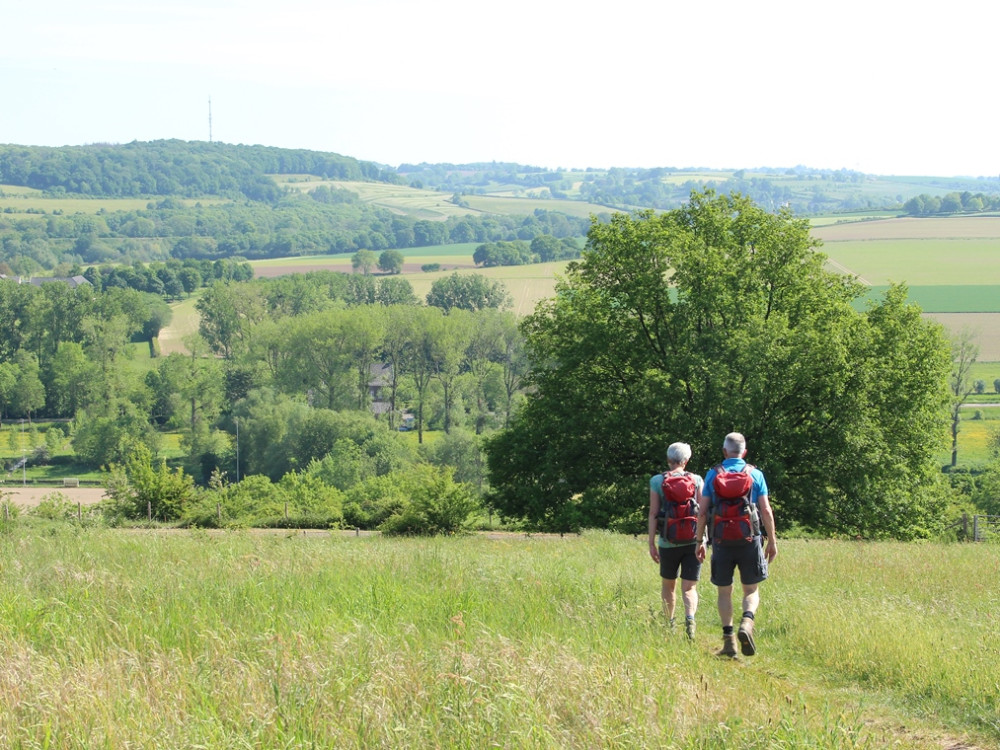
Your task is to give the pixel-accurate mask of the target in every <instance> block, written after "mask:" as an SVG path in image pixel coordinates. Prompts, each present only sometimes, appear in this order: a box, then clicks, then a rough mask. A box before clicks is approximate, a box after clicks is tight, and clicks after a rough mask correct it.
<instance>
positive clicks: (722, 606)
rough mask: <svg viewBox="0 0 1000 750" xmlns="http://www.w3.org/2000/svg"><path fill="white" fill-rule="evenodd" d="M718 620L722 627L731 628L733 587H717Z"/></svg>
mask: <svg viewBox="0 0 1000 750" xmlns="http://www.w3.org/2000/svg"><path fill="white" fill-rule="evenodd" d="M719 619H720V620H721V621H722V627H724V628H731V627H732V626H733V587H732V585H729V586H719Z"/></svg>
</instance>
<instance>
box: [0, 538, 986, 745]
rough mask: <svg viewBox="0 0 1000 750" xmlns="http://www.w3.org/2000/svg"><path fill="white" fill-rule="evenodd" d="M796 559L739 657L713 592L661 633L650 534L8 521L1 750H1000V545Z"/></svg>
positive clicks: (789, 551) (792, 554)
mask: <svg viewBox="0 0 1000 750" xmlns="http://www.w3.org/2000/svg"><path fill="white" fill-rule="evenodd" d="M779 549H780V553H779V556H778V558H777V559H776V560H775V562H774V564H773V565H772V566H771V579H770V580H769V581H767V582H766V583H764V584H763V586H762V588H761V591H762V596H761V607H760V610H759V611H758V619H757V638H756V640H757V647H758V654H757V655H756V656H753V657H742V656H741V657H740V658H739V659H736V660H730V659H720V658H719V657H717V656H715V655H714V652H715V651H716V650H717V649H718V647H719V646H720V645H721V638H720V630H719V625H718V616H717V614H716V612H715V607H714V603H715V601H714V600H715V595H714V593H715V592H714V589H713V588H712V587H711V585H710V584H709V583H708V581H707V576H703V579H702V582H701V583H700V584H699V590H700V593H701V597H702V604H701V607H700V608H699V611H698V615H697V623H698V633H697V635H696V637H695V640H694V641H693V642H689V641H688V640H687V639H686V638H685V636H684V635H683V631H682V630H681V631H679V632H674V631H670V630H668V629H667V628H666V627H665V623H664V621H663V616H662V613H661V611H660V600H659V589H660V586H659V578H658V575H657V569H656V567H655V565H654V564H653V563H652V562H651V561H650V559H649V557H648V553H647V550H646V543H645V540H644V539H643V538H633V537H629V536H622V535H614V534H606V533H597V532H588V533H586V534H584V535H583V536H582V537H577V536H573V537H566V538H559V537H555V538H552V537H537V538H525V537H524V536H523V535H520V536H516V535H510V536H504V535H488V536H487V535H477V536H468V537H450V538H435V539H416V538H413V539H390V538H384V537H380V536H361V537H355V536H354V535H353V534H350V535H341V534H329V533H319V532H314V533H310V534H302V533H287V532H281V533H252V532H225V533H208V532H197V531H195V532H189V531H181V532H156V531H135V532H124V531H109V530H101V529H98V528H89V529H88V528H86V527H84V528H80V527H79V526H77V525H75V524H73V525H69V524H63V525H57V524H54V523H51V522H50V523H49V524H48V525H47V526H42V525H39V524H34V525H32V524H30V523H28V522H25V521H20V520H17V519H15V520H14V521H11V522H6V523H5V524H4V526H3V534H2V535H0V570H2V571H3V573H4V596H3V598H2V600H0V613H2V616H0V658H2V659H3V663H4V669H3V670H2V671H0V746H3V747H19V748H43V747H58V748H64V749H67V750H75V749H81V750H82V749H83V748H92V747H108V748H110V747H163V748H181V747H185V748H187V747H211V748H250V747H259V748H264V747H267V748H272V747H289V748H290V747H350V748H369V747H400V748H418V747H419V748H424V747H461V748H480V747H518V748H522V747H524V748H552V747H581V748H590V747H613V748H664V747H671V748H682V749H684V748H690V749H691V750H695V749H698V748H709V747H742V748H761V749H763V748H774V747H784V748H799V747H809V748H819V749H824V750H840V749H842V748H872V749H873V750H875V749H879V748H884V747H892V748H918V749H922V750H923V749H926V750H931V749H933V750H941V748H967V749H969V750H972V749H973V748H987V747H997V746H998V743H1000V708H998V704H997V702H996V691H997V686H998V684H1000V646H998V642H997V639H996V638H995V637H993V634H994V633H995V632H996V629H997V627H998V626H1000V621H998V619H997V617H998V614H997V613H998V612H1000V590H998V589H997V587H996V586H993V585H991V584H990V582H989V581H988V580H987V579H984V577H983V571H984V570H996V569H998V567H1000V545H995V544H985V545H984V544H979V545H971V544H968V545H959V544H942V543H932V544H926V545H913V544H897V543H860V542H837V541H796V540H784V541H783V542H782V543H781V545H780V548H779ZM595 561H599V563H598V564H595ZM942 569H944V570H947V571H949V575H948V576H941V575H939V574H938V573H937V572H938V571H940V570H942ZM844 571H858V572H859V574H858V575H846V576H845V575H844ZM862 572H863V574H860V573H862Z"/></svg>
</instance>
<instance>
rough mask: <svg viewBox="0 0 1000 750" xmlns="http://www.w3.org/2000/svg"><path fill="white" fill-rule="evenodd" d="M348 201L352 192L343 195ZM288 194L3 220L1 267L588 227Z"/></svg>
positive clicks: (542, 218) (417, 243) (266, 252)
mask: <svg viewBox="0 0 1000 750" xmlns="http://www.w3.org/2000/svg"><path fill="white" fill-rule="evenodd" d="M341 192H346V191H341ZM312 195H313V193H307V194H301V193H288V194H286V195H284V196H282V197H281V198H280V200H278V201H277V202H276V203H274V204H266V203H259V202H241V203H234V202H228V201H227V202H224V203H215V204H212V205H194V206H187V205H185V204H184V203H183V202H181V201H178V200H175V199H170V198H168V199H164V200H162V201H159V202H157V203H155V204H150V206H149V207H148V208H146V209H145V210H140V211H112V212H105V213H98V214H83V213H76V214H72V215H65V216H56V215H49V216H48V217H38V216H31V217H20V218H19V217H9V216H0V261H2V262H3V263H4V264H5V267H6V269H8V272H12V273H17V274H20V275H23V276H27V275H30V274H35V273H38V272H39V271H41V270H44V269H53V268H55V267H56V266H58V265H59V264H61V263H65V264H80V265H87V264H100V263H107V262H113V263H129V264H131V263H135V262H150V261H166V260H169V259H177V260H185V259H209V260H216V259H220V258H232V257H243V258H249V259H255V258H273V257H289V256H298V255H312V254H327V253H347V252H355V251H356V250H358V249H367V250H372V251H375V252H379V251H382V250H385V249H390V248H409V247H426V246H430V245H441V244H450V243H466V242H495V241H512V240H524V241H531V240H532V239H534V238H535V237H538V236H540V235H550V236H553V237H556V238H564V237H579V236H581V235H582V234H583V233H584V232H585V231H586V227H587V222H586V220H584V219H580V218H576V217H572V216H568V215H566V214H562V213H556V212H550V211H543V210H537V211H535V212H533V213H532V214H531V215H529V216H519V217H515V216H506V215H484V214H478V215H471V214H470V215H468V216H460V217H455V216H453V217H449V218H447V219H446V220H443V221H430V220H427V219H416V218H413V217H408V216H400V215H398V214H394V213H392V212H390V211H388V210H385V209H382V208H378V207H375V206H372V205H370V204H368V203H363V202H360V201H358V200H357V199H356V196H354V194H353V193H351V194H350V195H351V196H354V200H351V201H341V202H333V203H330V202H323V201H320V200H315V199H313V197H311V196H312Z"/></svg>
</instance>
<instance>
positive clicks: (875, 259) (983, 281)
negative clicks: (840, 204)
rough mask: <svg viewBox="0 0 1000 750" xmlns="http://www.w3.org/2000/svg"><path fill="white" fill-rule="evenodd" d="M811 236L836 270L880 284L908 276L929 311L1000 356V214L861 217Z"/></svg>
mask: <svg viewBox="0 0 1000 750" xmlns="http://www.w3.org/2000/svg"><path fill="white" fill-rule="evenodd" d="M813 234H814V236H816V237H819V238H820V239H822V240H823V241H824V244H823V247H822V248H821V250H822V251H823V252H824V253H826V254H827V255H828V256H829V258H830V266H831V267H832V268H834V269H837V270H839V271H842V272H844V273H853V274H855V275H857V276H858V277H859V278H860V279H861V280H862V281H864V282H865V283H868V284H871V285H873V286H874V287H882V286H884V285H886V284H888V283H890V282H905V283H906V284H907V285H908V286H909V287H910V298H911V299H912V300H913V301H914V302H916V303H917V304H919V305H920V306H921V307H922V309H924V310H925V314H926V315H927V317H929V318H932V319H933V320H936V321H938V322H939V323H941V324H942V325H943V326H944V327H945V328H946V330H948V332H949V333H951V334H953V335H954V334H957V333H959V332H961V331H962V330H970V331H973V332H975V333H976V334H977V336H978V339H977V343H978V345H979V359H980V360H982V361H986V362H994V361H1000V217H991V216H976V217H954V218H942V219H913V218H898V219H889V220H884V221H883V220H879V221H862V222H851V223H841V224H834V225H826V226H820V227H816V228H814V229H813ZM879 291H881V290H879V289H877V288H876V289H873V290H872V294H878V293H879Z"/></svg>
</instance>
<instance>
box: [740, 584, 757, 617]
mask: <svg viewBox="0 0 1000 750" xmlns="http://www.w3.org/2000/svg"><path fill="white" fill-rule="evenodd" d="M759 604H760V593H759V592H758V591H757V584H756V583H745V584H743V611H744V612H753V613H754V614H756V613H757V606H758V605H759Z"/></svg>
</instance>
